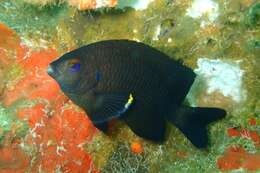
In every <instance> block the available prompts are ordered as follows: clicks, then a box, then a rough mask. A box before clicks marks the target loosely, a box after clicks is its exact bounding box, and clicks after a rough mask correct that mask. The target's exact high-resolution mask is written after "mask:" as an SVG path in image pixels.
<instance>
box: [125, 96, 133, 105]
mask: <svg viewBox="0 0 260 173" xmlns="http://www.w3.org/2000/svg"><path fill="white" fill-rule="evenodd" d="M133 101H134V97H133V95H132V94H131V93H130V95H129V98H128V100H127V103H126V104H125V109H128V107H129V106H130V105H131V104H132V103H133Z"/></svg>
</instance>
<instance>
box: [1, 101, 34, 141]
mask: <svg viewBox="0 0 260 173" xmlns="http://www.w3.org/2000/svg"><path fill="white" fill-rule="evenodd" d="M28 130H29V126H28V124H27V123H26V122H24V121H22V120H18V119H17V118H16V116H15V114H14V112H13V110H12V109H7V108H5V107H4V106H2V105H1V104H0V145H2V144H3V142H4V139H5V136H6V135H7V134H8V133H11V134H12V135H11V137H12V138H22V137H24V136H25V135H26V134H27V132H28ZM7 140H13V139H7Z"/></svg>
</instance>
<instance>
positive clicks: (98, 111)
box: [90, 93, 134, 124]
mask: <svg viewBox="0 0 260 173" xmlns="http://www.w3.org/2000/svg"><path fill="white" fill-rule="evenodd" d="M95 97H96V99H95V100H96V104H95V108H94V109H93V111H92V112H91V114H90V118H91V120H92V121H93V122H94V124H101V123H104V122H108V121H109V120H111V119H113V118H118V117H120V116H121V115H122V114H123V113H125V112H126V111H127V110H128V109H129V107H130V106H131V105H132V103H133V101H134V98H133V96H132V94H122V93H115V94H106V93H105V94H101V93H97V94H96V96H95Z"/></svg>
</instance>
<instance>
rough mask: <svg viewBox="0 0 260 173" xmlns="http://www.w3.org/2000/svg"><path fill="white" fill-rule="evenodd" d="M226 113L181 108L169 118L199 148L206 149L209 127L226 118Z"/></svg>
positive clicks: (207, 109)
mask: <svg viewBox="0 0 260 173" xmlns="http://www.w3.org/2000/svg"><path fill="white" fill-rule="evenodd" d="M225 115H226V111H225V110H223V109H219V108H203V107H185V106H183V107H180V108H178V109H177V110H175V111H174V112H172V115H169V116H168V117H167V118H168V120H169V121H170V122H172V123H173V124H174V125H175V126H176V127H178V128H179V129H180V130H181V131H182V133H183V134H184V135H185V136H186V137H187V138H188V139H189V140H190V141H191V143H192V144H193V145H195V146H196V147H197V148H206V147H207V144H208V135H207V125H208V124H209V123H211V122H214V121H217V120H220V119H222V118H224V117H225Z"/></svg>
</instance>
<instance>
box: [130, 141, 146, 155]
mask: <svg viewBox="0 0 260 173" xmlns="http://www.w3.org/2000/svg"><path fill="white" fill-rule="evenodd" d="M131 151H132V152H133V153H135V154H141V153H143V152H144V149H143V147H142V145H141V144H140V143H139V142H133V143H132V144H131Z"/></svg>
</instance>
